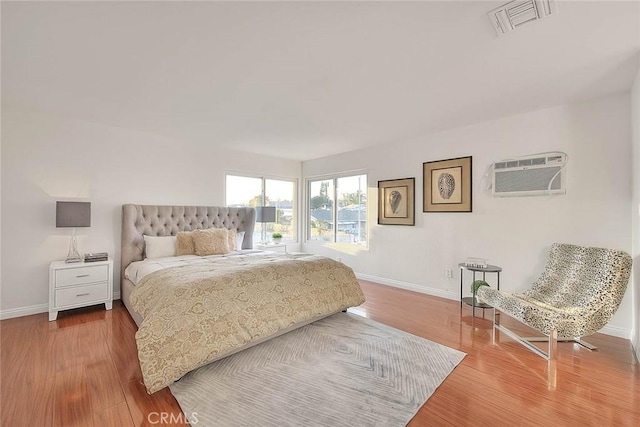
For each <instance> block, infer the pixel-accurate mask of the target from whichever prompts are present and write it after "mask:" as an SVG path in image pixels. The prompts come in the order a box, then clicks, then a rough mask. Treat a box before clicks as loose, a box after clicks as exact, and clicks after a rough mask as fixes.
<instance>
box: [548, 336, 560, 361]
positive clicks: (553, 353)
mask: <svg viewBox="0 0 640 427" xmlns="http://www.w3.org/2000/svg"><path fill="white" fill-rule="evenodd" d="M557 358H558V331H556V330H555V329H553V330H552V331H551V332H549V359H548V360H549V361H554V360H556V359H557Z"/></svg>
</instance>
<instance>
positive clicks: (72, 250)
mask: <svg viewBox="0 0 640 427" xmlns="http://www.w3.org/2000/svg"><path fill="white" fill-rule="evenodd" d="M64 262H66V263H67V264H71V263H73V262H82V258H81V257H80V254H79V253H78V240H77V239H76V229H75V227H74V229H73V233H71V242H69V253H68V254H67V259H65V260H64Z"/></svg>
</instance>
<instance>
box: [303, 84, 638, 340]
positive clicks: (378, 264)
mask: <svg viewBox="0 0 640 427" xmlns="http://www.w3.org/2000/svg"><path fill="white" fill-rule="evenodd" d="M630 128H631V124H630V111H629V95H628V94H620V95H615V96H610V97H606V98H603V99H599V100H595V101H592V102H587V103H583V104H578V105H570V106H562V107H556V108H549V109H545V110H540V111H535V112H530V113H526V114H521V115H516V116H511V117H505V118H502V119H499V120H494V121H490V122H485V123H480V124H475V125H472V126H468V127H464V128H458V129H454V130H450V131H446V132H442V133H438V134H431V135H423V136H420V137H416V138H412V139H410V140H407V141H404V142H403V141H397V142H395V143H393V144H387V145H384V146H380V147H376V148H372V149H366V150H361V151H357V152H351V153H347V154H344V155H339V156H333V157H329V158H324V159H318V160H313V161H308V162H304V163H303V168H302V169H303V176H304V177H305V178H308V177H313V176H318V175H323V174H328V173H336V172H342V171H347V170H353V169H359V168H362V169H366V170H367V172H368V179H369V192H368V196H369V198H368V200H369V212H368V220H369V224H370V229H369V230H370V231H369V249H368V250H366V251H362V252H359V253H357V254H349V253H347V252H341V251H340V250H339V249H336V248H334V247H331V246H330V245H327V246H321V245H319V244H314V243H305V244H304V245H303V249H304V250H305V251H308V252H315V253H319V254H325V255H328V256H332V257H340V258H342V260H343V261H344V262H345V263H347V264H348V265H350V266H352V268H353V269H354V270H355V271H356V273H358V274H359V275H360V277H363V278H370V279H372V280H377V281H380V282H383V283H388V284H395V285H398V286H403V287H407V288H411V289H416V290H421V291H424V292H427V293H431V294H435V295H440V296H445V297H449V298H456V299H457V298H459V286H460V276H459V269H458V267H457V265H458V263H459V262H461V261H463V260H464V259H465V258H466V257H469V256H474V257H485V258H488V259H489V262H490V263H493V264H497V265H500V266H502V267H503V269H504V271H503V274H502V277H501V279H502V283H501V285H502V286H501V289H503V290H509V291H521V290H524V289H526V288H528V287H529V286H530V285H531V283H532V282H533V280H535V279H536V278H537V276H538V275H539V274H540V273H541V272H542V269H543V266H544V262H545V260H546V256H547V253H548V250H549V248H550V246H551V244H552V243H553V242H566V243H574V244H579V245H589V246H600V247H608V248H617V249H621V250H624V251H627V252H631V238H630V236H631V163H630V162H629V158H630V156H631V144H630V140H631V135H630ZM545 151H564V152H566V153H568V155H569V163H568V167H567V172H568V180H567V182H568V184H567V194H566V195H564V196H557V197H519V198H493V197H491V195H490V194H487V192H486V191H483V190H482V184H483V182H482V178H483V174H484V173H485V170H486V168H487V167H488V166H489V165H490V164H491V162H493V161H496V160H501V159H504V158H510V157H515V156H521V155H527V154H534V153H540V152H545ZM469 155H470V156H473V213H423V212H422V199H423V198H422V163H423V162H426V161H434V160H441V159H449V158H455V157H462V156H469ZM406 177H415V178H416V201H415V202H416V225H415V227H407V226H390V225H384V226H382V225H377V208H376V206H377V181H378V180H387V179H397V178H406ZM445 269H453V270H454V277H453V279H446V278H445ZM468 282H470V280H469V279H468V278H465V286H468ZM632 313H633V307H632V297H631V291H628V292H627V295H626V296H625V298H624V301H623V303H622V305H621V307H620V309H619V311H618V313H617V314H616V316H615V317H614V319H613V320H612V321H611V322H610V324H609V325H608V326H607V328H606V329H605V330H604V331H603V332H607V333H610V334H614V335H618V336H623V337H625V338H629V337H630V334H631V328H632V323H633V320H632Z"/></svg>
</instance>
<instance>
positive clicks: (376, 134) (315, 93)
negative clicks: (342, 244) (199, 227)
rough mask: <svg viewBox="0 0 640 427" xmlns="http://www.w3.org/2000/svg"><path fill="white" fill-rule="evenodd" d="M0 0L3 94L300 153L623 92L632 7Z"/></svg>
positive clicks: (102, 117)
mask: <svg viewBox="0 0 640 427" xmlns="http://www.w3.org/2000/svg"><path fill="white" fill-rule="evenodd" d="M502 3H504V2H502V1H499V2H489V1H448V2H434V1H429V2H188V3H185V2H6V1H3V2H2V4H1V8H2V10H1V12H2V103H3V107H4V108H7V107H8V106H12V105H16V106H23V107H28V108H35V109H38V110H44V111H50V112H53V113H55V114H59V115H62V116H67V117H74V118H78V119H81V120H88V121H93V122H99V123H103V124H107V125H112V126H117V127H122V128H128V129H133V130H138V131H144V132H151V133H155V134H161V135H165V136H170V137H173V138H176V139H179V140H181V141H185V142H189V143H196V144H219V145H223V146H233V147H236V148H239V149H242V150H244V151H250V152H255V153H261V154H266V155H271V156H276V157H283V158H290V159H296V160H309V159H314V158H319V157H324V156H328V155H332V154H337V153H341V152H346V151H352V150H357V149H360V148H363V147H367V146H372V145H377V144H382V143H389V142H398V141H402V140H404V139H406V138H410V137H415V136H419V135H425V134H428V133H430V132H435V131H439V130H443V129H447V128H452V127H459V126H463V125H467V124H470V123H474V122H478V121H482V120H488V119H492V118H497V117H501V116H505V115H510V114H515V113H519V112H524V111H529V110H534V109H539V108H544V107H548V106H553V105H561V104H567V103H572V102H579V101H582V100H586V99H591V98H595V97H599V96H603V95H606V94H609V93H614V92H620V91H628V90H629V89H630V87H631V84H632V81H633V78H634V76H635V74H636V72H637V70H638V53H639V52H640V2H636V1H623V2H614V1H602V2H598V1H585V2H576V1H572V2H563V1H561V2H559V4H558V11H559V13H558V15H556V16H552V17H549V18H547V19H545V20H543V21H539V22H535V23H531V24H529V25H527V26H523V27H521V28H519V29H518V30H516V31H512V32H511V33H509V34H507V35H505V36H503V37H498V36H497V35H496V33H495V31H494V29H493V28H492V26H491V23H490V22H489V20H488V18H487V12H488V11H489V10H491V9H493V8H494V7H497V6H499V5H501V4H502Z"/></svg>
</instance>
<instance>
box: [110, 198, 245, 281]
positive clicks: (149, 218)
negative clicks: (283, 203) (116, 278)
mask: <svg viewBox="0 0 640 427" xmlns="http://www.w3.org/2000/svg"><path fill="white" fill-rule="evenodd" d="M255 222H256V211H255V209H253V208H225V207H216V206H155V205H122V242H121V248H122V251H121V260H122V264H121V266H120V269H121V271H120V274H121V278H122V279H124V269H125V268H127V266H128V265H129V264H131V263H132V262H133V261H141V260H143V259H144V238H143V237H142V236H143V235H147V236H175V235H176V234H177V233H178V232H179V231H191V230H196V229H203V228H227V229H236V230H238V231H244V232H245V234H244V241H243V242H242V249H252V248H253V228H254V225H255Z"/></svg>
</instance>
